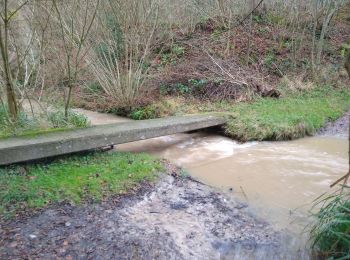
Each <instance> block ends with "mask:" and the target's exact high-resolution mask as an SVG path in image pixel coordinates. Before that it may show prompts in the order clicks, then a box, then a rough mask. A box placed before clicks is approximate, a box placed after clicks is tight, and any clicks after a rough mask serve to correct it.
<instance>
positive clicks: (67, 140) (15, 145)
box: [0, 114, 226, 165]
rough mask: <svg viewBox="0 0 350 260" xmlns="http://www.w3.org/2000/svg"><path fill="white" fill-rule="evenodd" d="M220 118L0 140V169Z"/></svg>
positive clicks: (210, 123) (175, 119)
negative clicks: (13, 164) (0, 167)
mask: <svg viewBox="0 0 350 260" xmlns="http://www.w3.org/2000/svg"><path fill="white" fill-rule="evenodd" d="M225 122H226V120H225V117H224V116H223V115H219V114H202V115H186V116H176V117H167V118H160V119H150V120H141V121H130V122H125V123H115V124H108V125H100V126H93V127H89V128H84V129H76V130H67V131H62V132H56V133H48V134H43V135H39V136H35V137H15V138H8V139H3V140H0V165H8V164H12V163H19V162H26V161H31V160H38V159H43V158H48V157H53V156H59V155H65V154H70V153H76V152H81V151H87V150H93V149H97V148H102V147H108V146H113V145H116V144H122V143H129V142H134V141H139V140H145V139H150V138H154V137H159V136H165V135H171V134H176V133H183V132H188V131H193V130H199V129H204V128H208V127H213V126H220V125H223V124H225Z"/></svg>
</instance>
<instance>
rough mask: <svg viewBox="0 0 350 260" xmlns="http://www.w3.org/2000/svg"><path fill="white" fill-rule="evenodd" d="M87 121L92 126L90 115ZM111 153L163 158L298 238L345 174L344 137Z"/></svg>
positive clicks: (202, 143)
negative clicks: (317, 206)
mask: <svg viewBox="0 0 350 260" xmlns="http://www.w3.org/2000/svg"><path fill="white" fill-rule="evenodd" d="M90 119H92V123H93V124H94V120H93V117H91V115H90ZM114 119H117V118H114ZM97 122H98V123H100V122H101V121H100V120H98V121H97ZM108 122H110V120H109V121H108ZM116 149H117V150H119V151H130V152H147V153H151V154H153V155H156V156H159V157H162V158H166V159H168V160H170V161H171V162H172V163H174V164H177V165H179V166H182V167H183V168H184V169H185V170H186V171H187V172H188V173H189V174H190V175H191V176H192V177H194V178H195V179H197V180H199V181H201V182H203V183H205V184H208V185H211V186H214V187H217V188H218V189H220V190H222V191H224V192H226V193H228V194H229V193H231V194H233V195H234V196H235V197H236V198H239V199H240V200H242V201H243V202H246V203H247V204H248V205H249V208H250V209H251V210H252V211H253V212H254V213H255V214H256V215H258V216H261V217H262V218H263V219H265V220H267V221H268V222H270V223H271V224H272V225H274V226H275V228H277V229H278V230H288V231H290V232H292V233H297V234H302V233H303V230H304V227H305V225H306V224H307V223H308V222H309V221H310V217H309V215H310V212H309V211H310V209H311V207H312V202H313V201H314V200H315V199H316V198H317V197H319V196H320V195H321V194H323V193H325V192H329V191H331V189H330V188H329V186H330V184H331V183H332V182H334V181H335V180H337V179H338V178H339V177H341V176H342V175H344V174H345V173H346V172H347V171H348V168H347V167H348V161H347V160H348V143H347V139H346V136H345V135H340V136H315V137H307V138H302V139H299V140H295V141H287V142H248V143H243V144H242V143H239V142H236V141H234V140H231V139H229V138H226V137H223V136H219V135H215V134H208V133H203V132H198V133H192V134H176V135H171V136H164V137H159V138H153V139H150V140H144V141H138V142H134V143H128V144H122V145H117V146H116ZM302 237H303V236H298V239H299V238H300V239H301V241H303V242H300V244H301V245H302V244H304V241H305V239H306V238H305V237H304V238H302ZM297 246H300V245H297Z"/></svg>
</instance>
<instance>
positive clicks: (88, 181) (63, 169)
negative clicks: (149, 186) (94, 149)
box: [0, 153, 162, 217]
mask: <svg viewBox="0 0 350 260" xmlns="http://www.w3.org/2000/svg"><path fill="white" fill-rule="evenodd" d="M161 169H162V167H161V164H160V163H159V161H158V160H155V159H153V158H152V157H151V156H149V155H146V154H131V153H108V154H106V153H92V154H87V155H79V156H71V157H67V158H63V159H56V160H55V161H53V162H51V163H48V164H44V163H37V164H28V165H22V166H9V167H5V168H0V216H2V217H12V216H14V215H15V214H16V213H19V212H20V211H21V212H23V210H30V209H32V210H33V209H34V210H35V209H39V208H43V207H45V206H48V205H50V204H54V203H60V202H68V203H71V204H80V203H82V202H84V201H87V200H89V201H94V202H95V201H96V202H98V201H101V200H103V199H104V198H107V197H108V196H112V195H115V194H120V193H125V192H127V191H128V189H130V188H132V187H134V186H136V185H137V184H138V183H140V182H141V181H143V180H153V179H154V178H155V177H156V172H158V171H160V170H161Z"/></svg>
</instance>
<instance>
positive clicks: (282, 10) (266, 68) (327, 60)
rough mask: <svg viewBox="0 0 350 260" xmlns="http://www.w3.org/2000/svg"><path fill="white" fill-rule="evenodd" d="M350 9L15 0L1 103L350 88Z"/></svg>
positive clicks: (122, 106)
mask: <svg viewBox="0 0 350 260" xmlns="http://www.w3.org/2000/svg"><path fill="white" fill-rule="evenodd" d="M5 7H6V8H5ZM348 9H349V3H346V2H345V1H343V0H337V1H311V0H308V1H301V0H293V1H283V3H281V2H280V1H275V0H265V1H252V0H235V1H234V0H215V1H209V0H207V1H200V2H198V1H194V0H191V1H184V0H179V1H176V2H173V1H170V0H151V1H146V0H141V1H128V2H125V1H120V0H113V1H104V0H100V1H91V0H74V1H59V2H58V1H55V0H51V1H39V2H38V1H32V0H28V1H24V0H23V1H20V2H17V1H14V0H7V1H5V2H4V3H3V4H2V5H1V10H0V11H1V14H2V18H5V19H2V21H1V26H2V27H1V28H3V29H2V31H1V33H2V36H5V35H8V38H7V43H6V44H5V42H3V44H2V45H3V46H4V47H3V48H2V49H3V51H2V55H1V57H2V60H3V61H4V62H3V63H2V64H1V82H2V83H3V84H2V86H4V87H3V88H2V89H1V93H3V94H2V97H3V95H5V94H6V95H7V98H6V99H5V98H1V100H2V104H3V105H5V106H8V109H7V110H8V112H9V113H10V114H12V115H15V114H16V109H21V103H22V102H23V101H24V100H25V99H28V100H31V101H33V100H34V101H35V102H38V103H40V102H41V101H43V100H44V101H46V102H49V103H51V102H55V103H57V102H61V103H64V107H65V110H66V113H67V111H68V109H69V107H70V103H71V102H70V100H71V95H73V97H72V99H73V100H72V103H73V105H75V106H85V107H89V108H91V109H97V110H104V111H119V110H120V111H124V110H132V108H134V107H139V106H144V105H147V104H150V103H152V102H155V101H159V100H161V99H162V98H164V96H183V97H186V98H188V97H191V98H194V99H198V100H200V101H203V102H204V101H205V102H207V101H210V102H216V101H223V100H225V101H235V102H236V101H244V100H251V99H253V98H254V97H256V96H263V97H264V96H268V97H279V96H280V93H279V92H278V91H276V90H275V89H276V87H277V86H278V85H279V84H280V82H281V80H282V79H284V78H288V79H290V80H291V82H295V81H300V82H302V83H303V84H302V85H305V83H306V85H308V84H309V82H314V83H315V84H318V85H323V84H326V85H333V86H339V85H346V84H348V79H347V77H346V75H344V74H345V70H344V69H343V66H341V63H342V60H343V59H344V57H345V55H346V51H345V49H346V47H347V46H348V44H349V42H348V38H347V37H348V35H349V34H350V27H349V26H348V20H347V17H345V16H346V13H347V10H348ZM289 10H293V12H290V11H289ZM6 12H7V15H6ZM13 12H15V13H16V15H8V14H12V13H13ZM281 14H284V15H281ZM285 14H286V15H285ZM9 18H11V19H9ZM5 24H6V26H5ZM5 27H6V30H7V31H5ZM2 39H6V37H2ZM301 75H302V77H301ZM291 82H290V83H291ZM6 86H7V87H6ZM296 88H298V87H296ZM57 96H58V97H59V98H57ZM17 106H18V108H16V107H17Z"/></svg>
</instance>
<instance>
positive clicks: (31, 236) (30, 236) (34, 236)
mask: <svg viewBox="0 0 350 260" xmlns="http://www.w3.org/2000/svg"><path fill="white" fill-rule="evenodd" d="M29 238H30V239H35V238H37V236H36V235H33V234H30V235H29Z"/></svg>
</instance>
